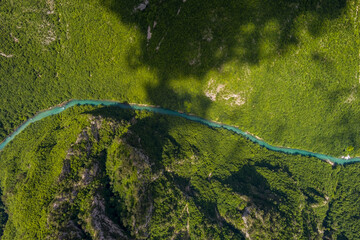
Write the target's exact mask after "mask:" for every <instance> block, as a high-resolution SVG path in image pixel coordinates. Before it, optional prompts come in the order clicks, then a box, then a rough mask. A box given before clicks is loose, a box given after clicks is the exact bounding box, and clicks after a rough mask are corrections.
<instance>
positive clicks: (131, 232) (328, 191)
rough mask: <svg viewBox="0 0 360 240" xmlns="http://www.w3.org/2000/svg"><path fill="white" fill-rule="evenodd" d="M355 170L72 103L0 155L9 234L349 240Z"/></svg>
mask: <svg viewBox="0 0 360 240" xmlns="http://www.w3.org/2000/svg"><path fill="white" fill-rule="evenodd" d="M359 166H360V165H359V164H352V165H348V166H347V165H345V166H331V165H330V164H328V163H326V162H323V161H320V160H318V159H315V158H307V157H300V156H289V155H285V154H280V153H275V152H271V151H268V150H266V149H264V148H261V147H259V146H258V145H256V144H253V143H251V142H249V141H247V140H245V139H244V138H242V137H241V136H238V135H236V134H233V133H231V132H229V131H226V130H221V129H212V128H209V127H206V126H204V125H201V124H199V123H194V122H191V121H188V120H184V119H181V118H176V117H168V116H164V115H159V114H154V113H149V112H145V111H144V112H139V111H133V110H120V109H117V108H113V107H89V106H87V107H74V108H71V109H68V110H66V111H65V112H63V113H61V114H60V115H56V116H52V117H49V118H45V119H43V120H41V121H40V122H36V123H34V124H32V125H30V126H29V127H28V128H27V129H25V130H24V131H23V132H22V133H20V134H19V135H18V136H17V137H16V138H15V139H14V141H13V142H11V143H10V144H9V145H8V146H7V147H6V148H5V149H4V150H3V151H2V152H0V182H1V187H2V189H3V192H2V194H3V195H2V200H3V202H4V203H5V206H6V214H5V215H0V220H1V219H5V221H6V218H7V217H8V220H7V222H6V225H5V228H4V229H3V230H4V235H3V237H2V239H119V238H121V239H134V238H135V239H145V238H146V239H209V238H213V239H230V238H231V239H244V238H245V237H247V238H251V239H256V238H259V239H290V238H291V239H293V238H299V239H323V238H325V239H346V238H347V239H354V238H356V237H358V236H360V235H359V234H360V233H359V229H360V228H359V227H360V226H359V221H358V220H357V219H358V218H359V212H360V211H359V210H360V209H359V205H358V204H357V202H358V201H357V199H358V198H359V192H358V191H357V190H356V189H358V188H359V184H358V183H357V182H358V181H357V180H356V179H358V178H359V177H360V176H359ZM0 209H1V208H0ZM0 214H2V212H1V210H0ZM1 216H3V218H1ZM1 226H2V225H0V229H2V227H1Z"/></svg>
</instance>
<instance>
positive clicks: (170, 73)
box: [0, 0, 360, 156]
mask: <svg viewBox="0 0 360 240" xmlns="http://www.w3.org/2000/svg"><path fill="white" fill-rule="evenodd" d="M140 3H141V2H140V1H130V0H87V1H85V2H84V1H80V0H32V1H29V0H17V1H11V0H5V1H1V2H0V12H1V14H0V33H1V34H0V53H1V55H0V96H1V98H0V138H4V137H5V136H6V135H8V134H9V132H11V131H12V130H13V129H14V128H15V127H16V126H18V125H19V124H20V123H21V122H23V121H24V119H26V118H28V117H30V116H32V115H33V114H34V113H35V112H36V111H38V110H40V109H45V108H48V107H50V106H53V105H55V104H58V103H60V102H62V101H65V100H68V99H71V98H78V99H114V100H119V101H129V102H136V103H147V104H154V105H161V106H163V107H168V108H171V109H174V110H182V111H187V112H191V113H195V114H196V115H200V116H202V117H205V118H207V119H212V120H216V121H221V122H224V123H228V124H231V125H238V126H239V127H240V128H241V129H243V130H244V131H249V132H251V133H254V134H256V135H258V136H260V137H262V138H264V140H265V141H267V142H269V143H271V144H273V145H283V146H290V147H294V148H301V149H306V150H311V151H313V152H321V153H327V154H331V155H336V156H341V155H346V154H350V155H351V156H356V155H359V153H360V148H359V146H360V144H359V143H360V134H359V133H360V132H359V131H360V130H359V129H360V125H359V124H360V122H359V121H358V119H359V118H360V107H359V106H360V104H359V101H360V99H359V97H358V95H359V94H358V92H359V91H358V85H359V80H360V79H359V78H360V74H359V63H360V62H359V49H360V47H359V46H360V43H359V39H360V37H359V19H360V18H359V13H358V9H359V8H358V6H359V4H360V3H359V0H349V1H346V0H293V1H290V0H288V1H286V0H279V1H253V0H230V1H227V2H226V4H224V2H223V1H205V0H187V1H180V0H169V1H160V0H152V1H150V3H149V4H148V5H147V7H146V8H145V10H143V11H141V10H140V9H139V8H138V7H139V6H141V5H140ZM148 30H149V31H150V32H151V34H152V35H151V39H149V40H147V35H148Z"/></svg>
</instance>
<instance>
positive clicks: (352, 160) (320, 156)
mask: <svg viewBox="0 0 360 240" xmlns="http://www.w3.org/2000/svg"><path fill="white" fill-rule="evenodd" d="M79 105H93V106H113V107H120V108H123V109H133V110H140V111H150V112H154V113H158V114H165V115H170V116H176V117H182V118H185V119H187V120H191V121H195V122H199V123H201V124H204V125H207V126H209V127H214V128H224V129H227V130H228V131H232V132H234V133H236V134H239V135H242V136H243V137H245V138H247V139H248V140H250V141H252V142H254V143H256V144H259V145H260V146H262V147H265V148H267V149H268V150H271V151H276V152H281V153H285V154H291V155H302V156H306V157H315V158H318V159H320V160H323V161H325V162H328V163H330V162H331V163H332V164H349V163H355V162H360V158H359V157H356V158H350V159H343V158H338V157H333V156H329V155H325V154H321V153H314V152H309V151H306V150H301V149H295V148H288V147H277V146H272V145H270V144H268V143H266V142H265V141H263V140H262V139H261V138H260V137H258V136H255V135H253V134H251V133H249V132H244V131H242V130H241V129H239V128H237V127H235V126H230V125H227V124H223V123H219V122H215V121H211V120H207V119H204V118H201V117H198V116H195V115H193V114H187V113H183V112H179V111H174V110H170V109H165V108H161V107H160V106H155V105H146V104H136V103H121V102H117V101H114V100H76V99H71V100H68V101H65V102H63V103H60V104H58V105H56V106H53V107H51V108H48V109H46V110H42V111H39V112H38V113H36V114H35V115H34V117H32V118H29V119H28V120H27V121H25V122H24V123H23V124H22V125H20V126H19V127H18V128H17V129H16V130H15V131H14V132H13V133H12V134H10V135H9V136H8V137H7V138H5V139H4V141H2V142H1V143H0V150H2V149H3V148H4V147H5V146H6V145H7V144H8V143H9V142H11V141H12V140H13V139H14V137H15V136H16V135H18V134H19V133H20V132H21V131H23V130H24V129H25V128H26V127H27V126H28V125H29V124H31V123H33V122H36V121H39V120H41V119H43V118H45V117H48V116H52V115H55V114H59V113H61V112H62V111H64V110H66V109H68V108H71V107H73V106H79Z"/></svg>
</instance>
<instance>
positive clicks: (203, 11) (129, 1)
mask: <svg viewBox="0 0 360 240" xmlns="http://www.w3.org/2000/svg"><path fill="white" fill-rule="evenodd" d="M102 4H103V6H104V7H106V8H108V9H109V10H111V11H112V12H113V13H114V14H116V15H117V16H118V17H119V19H120V21H121V22H123V23H126V24H129V25H131V26H136V28H138V29H139V30H140V32H141V33H142V35H143V40H142V43H141V51H140V52H141V54H140V57H139V59H138V60H139V61H134V59H133V58H134V52H135V49H132V50H130V51H129V53H128V57H127V58H128V64H129V66H130V67H133V68H137V67H139V66H143V65H145V66H148V67H150V69H152V70H154V71H155V72H156V73H157V74H158V78H159V82H158V83H157V84H148V85H147V87H146V88H147V94H148V98H149V100H150V101H151V102H152V103H153V104H161V105H162V106H165V107H168V106H171V107H172V108H174V107H176V106H178V107H179V108H178V109H180V108H181V107H183V104H184V102H185V101H191V102H197V103H200V104H201V107H202V109H203V112H205V113H206V109H207V108H208V106H209V105H210V101H209V99H208V98H206V97H205V96H204V97H203V96H198V97H196V99H192V98H191V95H190V94H188V93H184V94H182V95H179V94H176V92H175V91H174V90H173V88H172V87H171V86H170V81H173V80H176V79H179V78H182V77H186V76H190V77H194V78H195V79H197V80H199V81H201V80H202V79H203V77H204V76H205V75H206V74H207V73H208V72H209V70H211V69H216V70H218V71H221V68H222V65H223V64H224V63H226V62H229V61H233V60H234V61H237V62H239V63H243V64H250V65H254V64H259V62H260V61H261V60H262V59H265V58H273V57H275V56H279V55H281V54H283V53H284V52H286V51H287V49H288V48H289V47H290V46H292V45H296V44H298V43H299V40H298V38H297V36H296V30H297V29H296V28H297V26H296V22H295V21H296V19H297V17H299V16H301V15H306V14H311V16H312V17H311V20H310V23H309V27H308V28H309V29H307V30H308V31H309V33H310V34H311V35H312V36H314V37H316V36H318V35H320V34H321V33H322V26H323V23H324V21H326V20H327V19H333V18H337V17H338V16H339V15H340V14H341V11H342V9H343V8H344V7H345V5H346V0H324V1H315V0H314V1H305V0H292V1H290V0H280V1H247V0H230V1H226V2H224V1H218V0H216V1H205V0H196V1H195V0H187V1H186V0H183V1H181V0H169V1H162V0H150V1H144V2H141V1H139V0H138V1H134V0H103V1H102ZM264 40H266V41H269V42H270V44H271V45H272V49H273V50H272V51H270V52H266V53H264V52H263V48H264V46H263V43H264ZM315 58H316V56H315Z"/></svg>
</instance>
